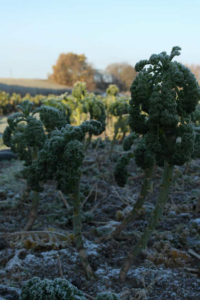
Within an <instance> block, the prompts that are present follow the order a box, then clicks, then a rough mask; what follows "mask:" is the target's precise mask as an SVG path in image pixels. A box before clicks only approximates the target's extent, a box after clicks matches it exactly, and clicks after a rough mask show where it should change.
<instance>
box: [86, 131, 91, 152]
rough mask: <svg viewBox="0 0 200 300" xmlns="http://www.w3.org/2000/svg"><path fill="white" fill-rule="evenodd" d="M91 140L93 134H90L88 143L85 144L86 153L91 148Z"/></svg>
mask: <svg viewBox="0 0 200 300" xmlns="http://www.w3.org/2000/svg"><path fill="white" fill-rule="evenodd" d="M91 140H92V134H91V133H90V134H89V136H88V138H87V140H86V142H85V149H84V150H85V152H86V151H87V150H88V148H89V147H90V143H91Z"/></svg>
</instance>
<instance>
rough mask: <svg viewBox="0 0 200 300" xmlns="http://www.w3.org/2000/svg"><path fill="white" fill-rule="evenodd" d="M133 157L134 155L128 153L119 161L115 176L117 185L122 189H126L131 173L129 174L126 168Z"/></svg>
mask: <svg viewBox="0 0 200 300" xmlns="http://www.w3.org/2000/svg"><path fill="white" fill-rule="evenodd" d="M132 157H133V154H132V153H126V154H124V155H122V156H121V157H120V158H119V159H118V161H117V165H116V167H115V171H114V175H115V180H116V182H117V184H118V185H119V186H121V187H124V186H125V184H126V182H127V179H128V176H129V173H128V171H127V168H126V167H127V165H128V164H129V162H130V160H131V158H132Z"/></svg>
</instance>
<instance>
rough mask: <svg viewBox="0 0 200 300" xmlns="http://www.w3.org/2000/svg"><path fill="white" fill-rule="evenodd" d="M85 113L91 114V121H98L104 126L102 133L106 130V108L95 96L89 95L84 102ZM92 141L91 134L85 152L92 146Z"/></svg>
mask: <svg viewBox="0 0 200 300" xmlns="http://www.w3.org/2000/svg"><path fill="white" fill-rule="evenodd" d="M81 103H82V107H83V112H84V113H86V114H89V116H90V120H96V121H99V122H101V124H102V132H103V131H104V130H105V126H106V124H105V119H106V113H105V107H104V103H103V101H101V100H99V99H98V98H97V97H95V95H93V94H89V95H88V96H86V97H85V98H84V99H83V100H82V101H81ZM91 139H92V134H89V137H88V139H87V141H86V145H85V150H87V149H88V147H89V146H90V142H91Z"/></svg>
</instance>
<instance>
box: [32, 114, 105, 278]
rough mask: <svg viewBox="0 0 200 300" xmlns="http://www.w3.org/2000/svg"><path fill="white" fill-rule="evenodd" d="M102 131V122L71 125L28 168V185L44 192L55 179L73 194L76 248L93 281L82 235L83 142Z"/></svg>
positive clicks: (57, 133)
mask: <svg viewBox="0 0 200 300" xmlns="http://www.w3.org/2000/svg"><path fill="white" fill-rule="evenodd" d="M101 131H102V125H101V123H100V122H98V121H95V120H91V121H86V122H83V123H82V124H81V125H80V126H71V125H69V124H68V125H66V126H65V127H63V128H62V129H61V130H55V131H53V132H52V133H51V136H50V138H49V139H48V140H46V142H45V144H44V147H43V149H42V150H41V151H39V153H38V159H37V160H36V161H35V162H34V163H33V164H32V165H31V166H30V167H29V168H28V174H29V176H28V183H29V184H30V186H31V187H32V188H33V189H34V190H36V191H40V190H41V189H42V186H41V184H40V182H44V181H46V180H55V181H56V183H57V188H58V189H59V190H61V191H62V192H63V193H64V194H67V195H68V194H72V195H73V207H74V216H73V226H74V235H75V241H76V247H77V250H78V252H79V256H80V259H81V262H82V265H83V267H84V269H85V271H86V274H87V277H88V278H91V276H92V270H91V267H90V265H89V263H88V260H87V256H86V253H85V249H84V245H83V238H82V234H81V227H82V221H81V201H80V179H81V166H82V163H83V159H84V155H85V154H84V146H83V141H84V138H85V135H86V133H89V134H95V135H99V134H100V133H101Z"/></svg>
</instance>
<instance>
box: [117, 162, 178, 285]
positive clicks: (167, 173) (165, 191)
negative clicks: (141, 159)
mask: <svg viewBox="0 0 200 300" xmlns="http://www.w3.org/2000/svg"><path fill="white" fill-rule="evenodd" d="M173 170H174V166H173V165H169V164H167V163H165V167H164V172H163V178H162V184H161V190H160V194H159V197H158V201H157V204H156V207H155V209H154V211H153V213H152V214H151V217H150V221H149V224H148V226H147V228H146V229H145V231H144V233H143V235H142V237H141V238H140V240H139V241H138V243H137V245H136V246H135V247H134V248H133V249H132V250H131V251H130V252H129V253H128V255H127V257H126V260H125V262H124V264H123V266H122V268H121V271H120V275H119V278H120V281H125V279H126V275H127V273H128V271H129V269H130V267H131V265H132V263H133V260H134V259H136V257H137V256H138V255H139V254H140V253H141V251H142V249H144V248H145V247H146V245H147V243H148V240H149V238H150V236H151V234H152V232H153V231H154V229H155V228H156V226H157V225H158V222H159V219H160V218H161V216H162V212H163V209H164V206H165V204H166V202H167V199H168V195H169V191H170V186H171V181H172V175H173Z"/></svg>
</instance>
